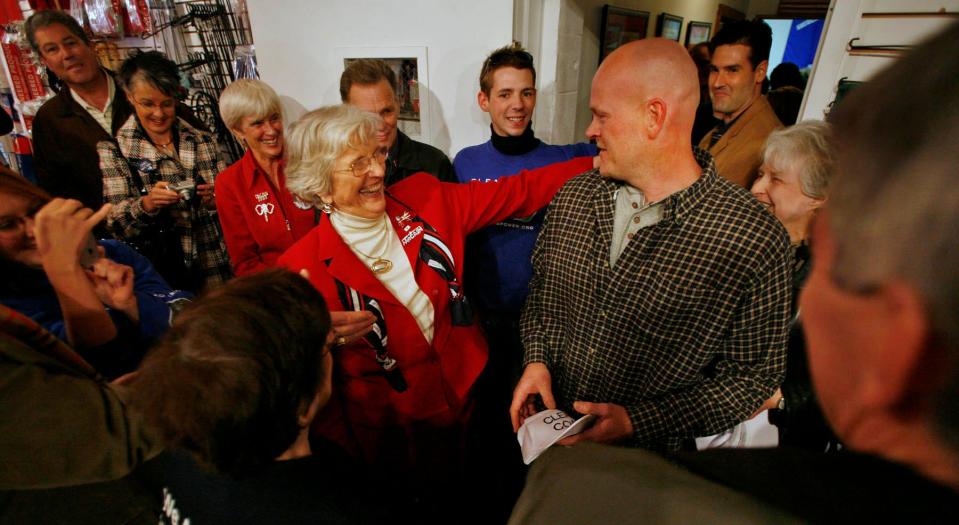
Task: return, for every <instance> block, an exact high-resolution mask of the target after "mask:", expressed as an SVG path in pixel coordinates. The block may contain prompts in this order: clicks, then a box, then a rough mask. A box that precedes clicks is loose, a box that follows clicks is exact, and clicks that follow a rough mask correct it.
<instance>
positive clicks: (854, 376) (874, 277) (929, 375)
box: [800, 24, 959, 489]
mask: <svg viewBox="0 0 959 525" xmlns="http://www.w3.org/2000/svg"><path fill="white" fill-rule="evenodd" d="M955 71H959V24H953V25H952V27H950V28H948V29H947V30H946V31H944V32H942V33H940V34H939V35H938V36H936V37H934V38H933V39H931V40H929V41H927V42H926V43H924V44H923V45H922V46H921V47H920V48H918V49H916V50H914V51H913V52H912V53H911V54H910V55H909V56H907V57H904V58H903V59H901V60H899V61H898V62H897V63H896V64H894V65H893V66H892V67H890V68H888V69H886V70H884V71H883V72H881V73H879V74H878V75H877V76H876V77H874V78H873V79H872V80H870V81H869V82H868V83H867V84H865V85H864V86H862V87H861V88H860V89H859V90H857V91H856V92H854V93H853V94H852V95H850V97H849V98H848V99H846V100H844V101H843V103H842V104H841V105H840V106H839V107H838V108H837V109H836V110H835V114H834V116H832V117H831V119H830V120H831V121H832V122H833V124H834V129H835V136H836V143H837V148H838V173H837V175H836V178H835V180H834V181H833V184H832V185H831V188H830V191H829V204H828V205H827V211H826V212H825V213H823V214H821V217H820V218H819V219H817V221H816V222H815V224H814V225H813V229H812V250H813V260H814V262H813V269H812V273H811V275H810V278H809V281H808V282H807V285H806V288H805V290H804V293H803V295H802V297H801V299H800V301H801V303H800V304H801V308H802V310H803V311H804V312H806V319H805V326H806V338H807V341H808V345H809V363H810V368H811V372H812V376H813V382H814V385H815V387H816V391H817V392H818V394H819V397H820V400H821V402H822V407H823V411H824V413H825V414H826V416H827V418H828V419H829V421H830V423H832V426H833V428H834V429H835V431H836V434H837V435H839V437H840V438H841V439H842V440H843V442H844V443H846V444H847V445H848V446H849V447H850V448H852V449H854V450H856V451H859V452H865V453H871V454H876V455H878V456H882V457H884V458H885V459H888V460H891V461H895V462H899V463H903V464H906V465H909V466H911V467H912V468H914V469H915V470H917V471H918V472H920V473H921V474H922V475H924V476H925V477H927V478H931V479H934V480H937V481H939V482H940V483H943V484H946V485H950V486H951V487H953V488H957V489H959V228H957V225H959V171H957V166H959V147H957V143H956V136H957V134H959V89H957V86H956V77H955V74H954V73H955ZM904 79H908V82H906V81H904ZM904 100H909V101H910V102H909V104H903V103H902V102H903V101H904ZM876 108H883V110H882V111H876Z"/></svg>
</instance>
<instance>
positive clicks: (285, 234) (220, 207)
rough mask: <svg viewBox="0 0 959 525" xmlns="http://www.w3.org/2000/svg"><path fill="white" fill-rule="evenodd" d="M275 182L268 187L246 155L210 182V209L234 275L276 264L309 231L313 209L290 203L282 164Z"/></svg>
mask: <svg viewBox="0 0 959 525" xmlns="http://www.w3.org/2000/svg"><path fill="white" fill-rule="evenodd" d="M279 182H280V187H279V188H274V187H273V184H272V183H271V182H270V180H269V178H268V177H267V176H266V173H264V172H263V170H262V169H260V166H259V165H257V163H256V159H254V158H253V153H252V152H250V151H247V152H246V155H244V156H243V158H242V159H240V160H238V161H237V162H234V163H233V164H232V165H230V167H229V168H227V169H225V170H223V173H221V174H220V175H219V176H218V177H217V178H216V210H217V213H218V215H219V216H220V226H221V227H222V228H223V237H224V240H225V241H226V250H227V252H229V254H230V261H232V263H233V273H234V274H236V275H237V276H241V275H246V274H249V273H253V272H257V271H259V270H262V269H264V268H269V267H271V266H276V260H277V259H278V258H279V257H280V255H282V254H283V252H284V251H286V249H287V248H289V247H290V246H292V245H293V243H294V242H296V241H297V240H299V239H300V238H301V237H303V236H304V235H306V234H307V232H309V231H310V229H311V228H313V209H312V208H310V209H308V210H302V209H300V208H297V207H296V205H294V204H293V195H291V194H290V192H289V190H287V189H286V177H285V176H284V174H283V167H282V166H281V167H280V174H279Z"/></svg>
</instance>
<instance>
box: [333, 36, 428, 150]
mask: <svg viewBox="0 0 959 525" xmlns="http://www.w3.org/2000/svg"><path fill="white" fill-rule="evenodd" d="M336 54H337V55H338V57H339V58H341V59H342V61H343V67H344V68H345V67H346V66H348V65H349V64H350V62H353V61H354V60H358V59H360V58H379V59H382V60H383V61H384V62H386V63H387V64H388V65H389V66H390V69H392V70H393V73H395V74H396V81H397V82H396V84H397V85H396V98H397V99H398V102H399V107H400V108H399V109H400V115H399V120H398V122H397V127H398V128H399V129H400V130H402V131H403V133H406V134H407V135H409V136H410V137H412V138H413V139H414V140H419V141H423V142H429V141H430V140H431V139H432V135H431V129H430V96H429V87H428V81H427V79H428V78H429V76H428V74H427V64H426V48H425V47H416V46H400V47H338V48H336ZM340 73H342V70H341V71H338V72H337V75H339V74H340Z"/></svg>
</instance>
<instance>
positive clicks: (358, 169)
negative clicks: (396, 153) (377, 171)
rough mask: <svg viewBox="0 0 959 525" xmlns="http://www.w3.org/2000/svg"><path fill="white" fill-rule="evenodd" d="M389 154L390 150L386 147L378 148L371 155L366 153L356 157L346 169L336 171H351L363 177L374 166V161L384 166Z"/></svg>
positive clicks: (354, 174)
mask: <svg viewBox="0 0 959 525" xmlns="http://www.w3.org/2000/svg"><path fill="white" fill-rule="evenodd" d="M388 154H389V150H388V149H386V148H376V150H374V151H373V153H372V154H370V155H364V156H362V157H360V158H358V159H355V160H354V161H353V162H351V163H350V168H349V169H346V170H335V171H336V172H349V173H352V174H353V176H354V177H362V176H363V175H366V174H367V173H369V172H370V169H371V168H372V167H373V163H374V162H376V163H377V164H378V165H380V166H383V165H385V164H386V157H387V155H388Z"/></svg>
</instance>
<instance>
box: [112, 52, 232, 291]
mask: <svg viewBox="0 0 959 525" xmlns="http://www.w3.org/2000/svg"><path fill="white" fill-rule="evenodd" d="M118 77H119V78H118V80H119V81H120V84H121V85H122V87H123V91H124V93H125V95H126V97H127V99H129V101H130V103H131V104H132V105H133V109H134V114H133V115H131V116H130V119H129V120H128V121H127V122H126V123H125V124H124V125H123V126H122V127H121V128H120V129H119V130H118V131H117V137H116V143H114V142H111V141H103V142H100V143H99V144H98V145H97V152H98V153H99V154H100V169H101V170H102V171H103V197H104V200H105V201H106V202H109V203H112V204H113V209H112V210H111V211H110V214H109V215H107V229H108V230H109V231H110V232H111V233H112V234H113V235H114V236H115V237H117V238H119V239H124V240H128V241H129V242H131V243H133V244H135V245H137V246H138V247H139V248H141V249H143V250H144V251H146V252H147V253H144V255H146V256H147V257H148V258H149V259H150V260H151V261H152V262H153V264H154V266H156V268H157V270H159V272H160V274H161V275H163V277H165V278H166V279H167V280H168V281H169V282H170V284H171V285H173V286H174V287H175V288H181V289H185V290H190V291H192V292H196V291H198V290H200V289H201V288H203V287H204V286H207V285H216V284H218V283H221V282H223V281H225V280H227V279H228V278H229V277H230V276H231V272H230V261H229V258H228V257H227V253H226V247H225V246H224V244H223V240H222V235H221V234H220V229H219V224H218V222H217V218H216V211H215V208H216V207H215V203H214V193H213V179H214V177H215V175H216V174H217V173H219V172H221V171H223V169H224V168H225V167H226V166H225V165H224V163H223V160H222V159H221V158H220V152H219V149H218V147H217V144H216V141H215V140H214V139H213V137H212V136H211V135H210V134H209V133H206V132H203V131H200V130H198V129H196V128H194V127H193V126H191V125H190V124H188V123H187V122H186V121H185V120H183V119H182V118H180V117H178V116H177V114H176V95H177V93H178V91H179V90H180V77H179V71H178V70H177V66H176V64H174V63H173V62H172V61H170V60H169V59H167V58H166V57H164V56H163V55H162V54H160V53H158V52H156V51H148V52H145V53H139V54H135V55H133V56H131V57H130V58H128V59H127V60H126V61H124V62H123V65H122V66H121V67H120V71H119V75H118Z"/></svg>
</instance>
